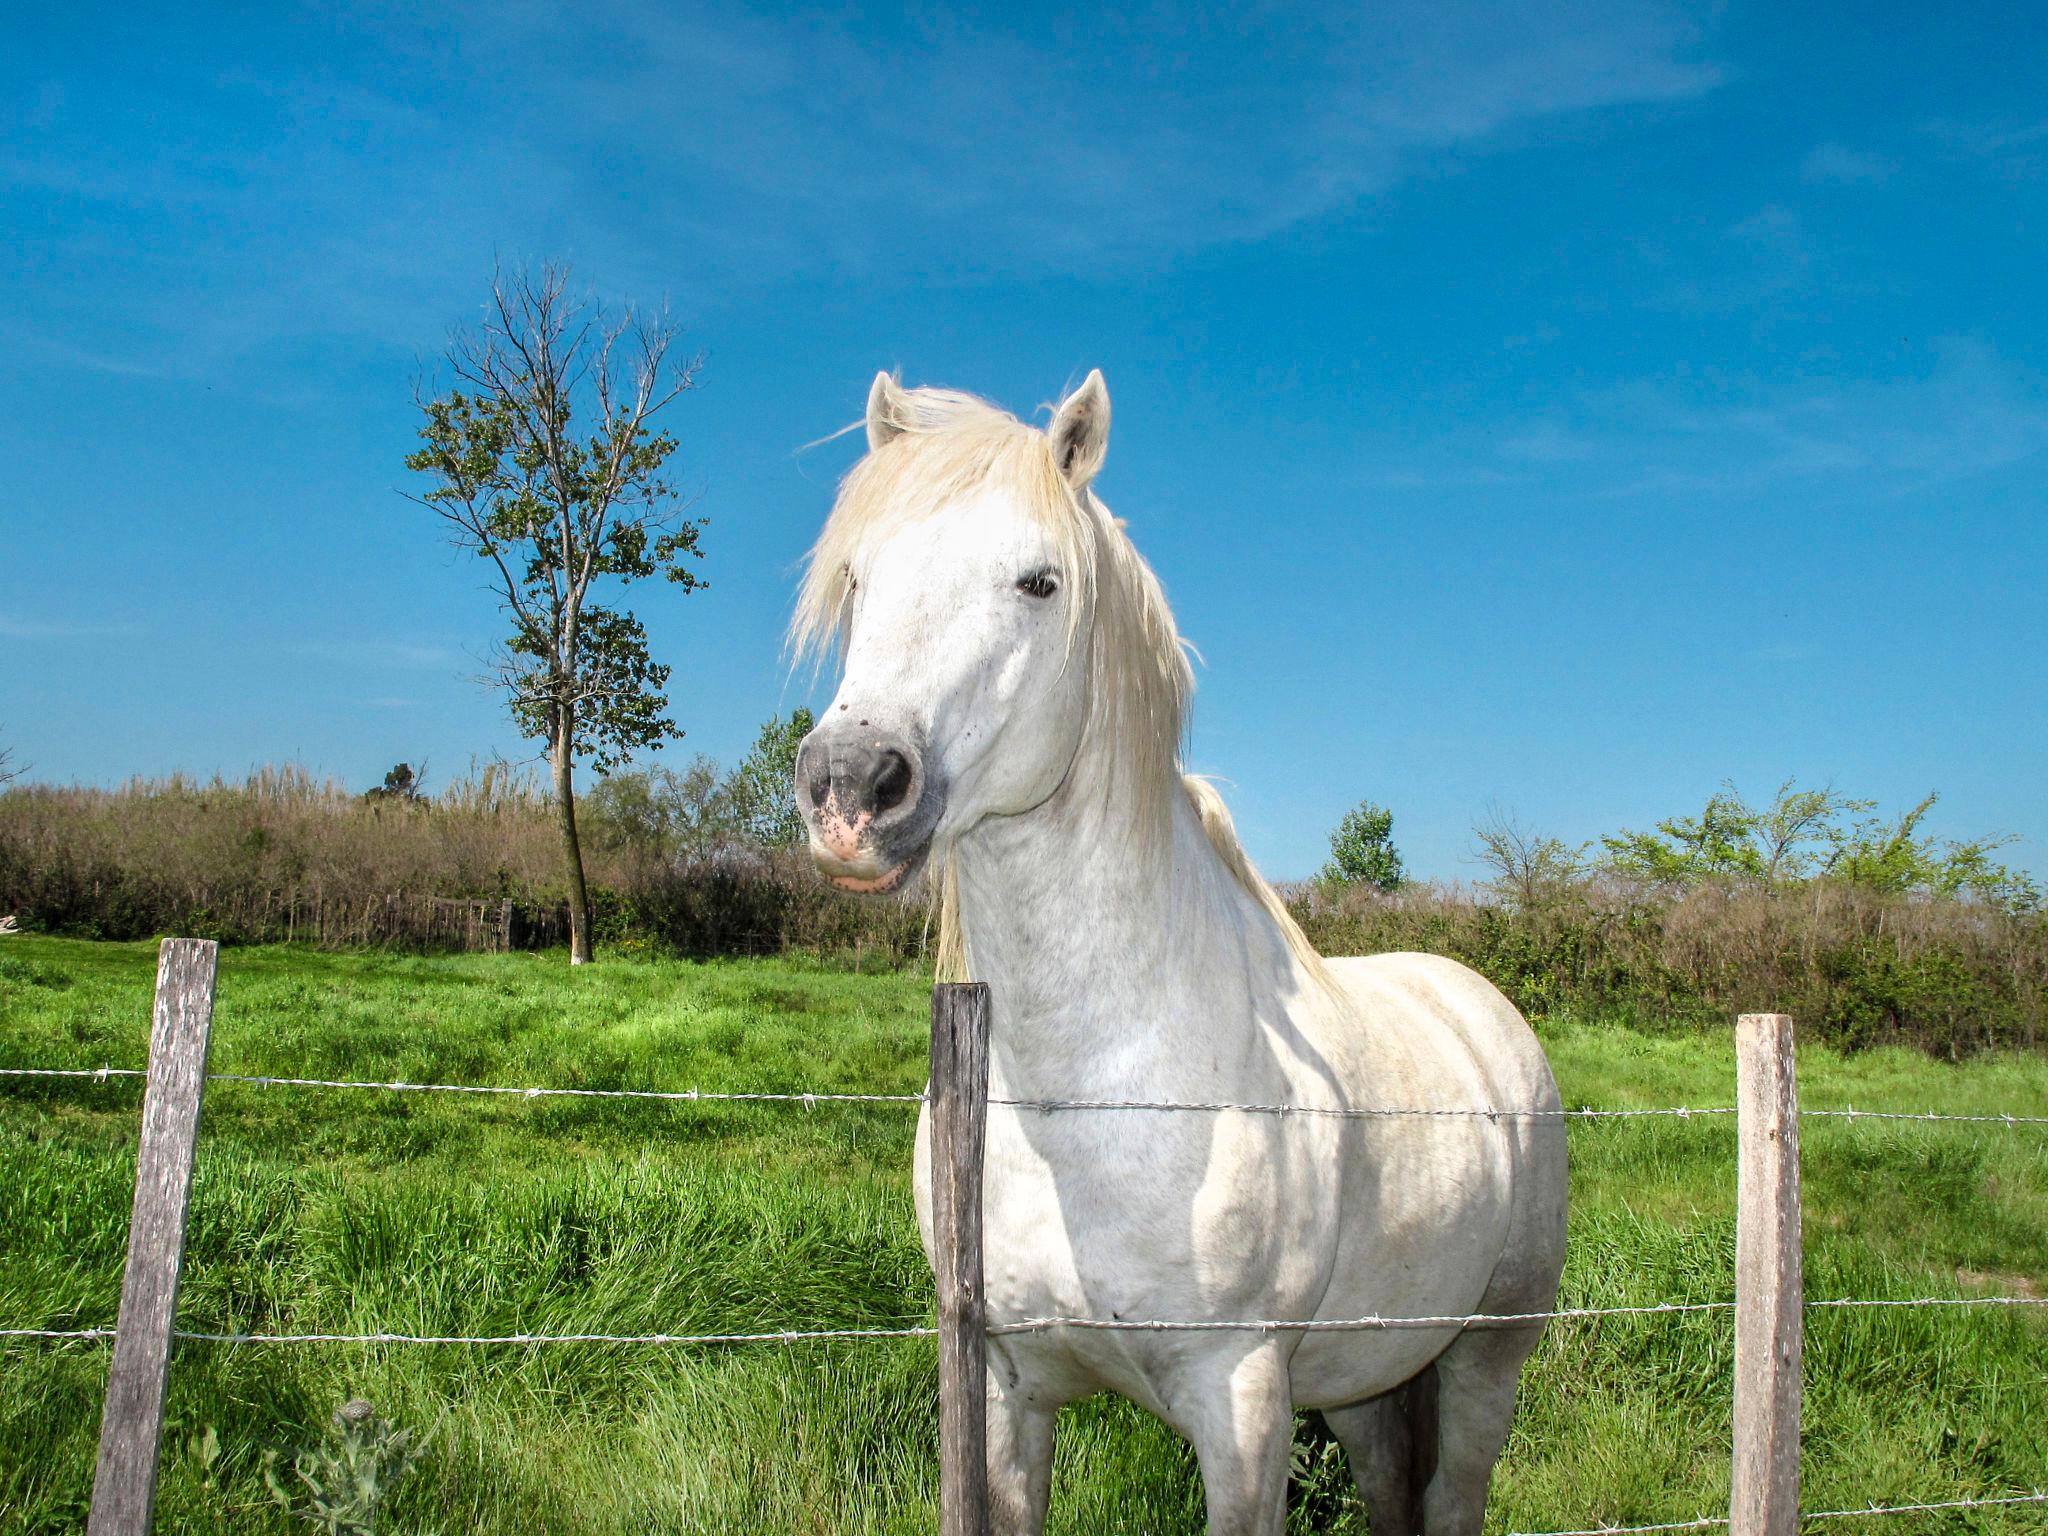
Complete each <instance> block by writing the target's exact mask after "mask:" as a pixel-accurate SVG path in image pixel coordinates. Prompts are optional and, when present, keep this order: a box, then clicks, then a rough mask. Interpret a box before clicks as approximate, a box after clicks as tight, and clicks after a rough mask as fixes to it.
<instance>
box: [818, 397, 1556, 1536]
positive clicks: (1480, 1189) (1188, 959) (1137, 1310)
mask: <svg viewBox="0 0 2048 1536" xmlns="http://www.w3.org/2000/svg"><path fill="white" fill-rule="evenodd" d="M867 436H868V445H869V452H868V453H867V455H866V456H865V457H864V458H862V459H861V461H860V462H859V463H858V464H857V465H855V467H854V468H853V469H852V471H851V472H850V473H849V474H848V475H847V477H846V480H845V482H844V484H843V486H842V487H841V490H840V494H839V498H838V501H837V503H836V504H835V506H834V508H833V511H832V515H831V518H830V519H829V521H828V522H827V523H826V525H825V529H824V532H823V534H822V535H821V537H820V538H819V540H818V543H817V546H816V548H815V549H814V550H813V551H812V555H811V561H810V566H809V570H808V574H807V575H806V577H805V580H804V584H803V590H802V595H801V597H800V599H799V604H798V611H797V615H796V620H795V624H794V630H793V638H794V640H795V642H796V644H797V645H798V647H799V648H800V650H801V649H806V648H808V649H813V650H814V651H815V650H822V649H827V648H831V647H834V646H836V647H837V648H838V650H839V651H840V654H841V657H842V660H843V666H844V674H843V678H842V681H841V683H840V686H839V690H838V693H837V696H836V697H835V698H834V700H833V702H832V704H831V705H830V707H829V708H828V709H827V710H826V711H825V715H824V718H823V719H822V720H821V721H820V722H819V724H818V727H817V729H816V730H815V731H813V732H812V733H811V734H810V736H809V737H808V738H806V740H805V741H804V744H803V747H802V749H801V752H800V754H799V757H798V761H797V796H798V801H799V804H800V806H801V807H802V810H803V812H804V814H805V816H806V818H807V820H808V823H809V827H810V837H811V851H812V855H813V857H814V858H815V859H816V861H817V863H818V865H819V868H820V869H821V870H822V871H823V872H824V873H825V874H826V875H827V876H829V877H830V878H831V879H832V880H833V881H834V882H835V883H837V884H838V885H840V886H842V887H844V888H846V889H848V890H855V891H883V890H891V889H895V888H897V887H899V886H901V885H902V884H903V883H904V882H906V881H907V880H909V879H910V878H911V877H912V876H913V875H915V874H916V873H917V872H918V871H919V869H920V868H921V867H922V866H924V865H925V864H926V863H927V861H929V862H930V864H931V878H932V880H933V882H934V884H935V888H936V889H937V891H938V892H939V904H940V927H941V944H940V948H941V965H942V967H947V968H951V969H952V970H953V971H954V973H955V974H958V973H960V972H961V971H965V972H966V973H969V974H971V975H973V976H974V977H975V978H977V979H979V980H983V981H986V982H988V983H989V985H990V987H991V989H992V993H993V1016H992V1048H991V1050H992V1062H991V1069H990V1094H991V1097H992V1098H996V1099H1016V1100H1049V1099H1056V1100H1144V1101H1147V1102H1157V1101H1170V1102H1177V1103H1184V1104H1185V1103H1192V1104H1215V1103H1231V1104H1266V1105H1278V1104H1288V1105H1302V1106H1310V1107H1318V1108H1326V1109H1347V1110H1376V1109H1399V1110H1418V1109H1419V1110H1430V1109H1434V1110H1451V1111H1457V1112H1458V1113H1453V1114H1449V1115H1439V1116H1411V1115H1391V1116H1333V1115H1279V1114H1263V1113H1253V1112H1244V1111H1234V1110H1233V1111H1222V1112H1218V1111H1209V1110H1195V1111H1188V1110H1180V1111H1172V1110H1158V1111H1154V1110H1132V1109H1100V1110H1086V1109H1081V1110H1038V1109H1030V1108H1018V1107H1014V1106H1012V1107H1005V1106H1000V1105H998V1106H993V1107H992V1108H991V1111H990V1116H989V1125H988V1148H987V1172H986V1182H985V1203H986V1213H987V1214H986V1221H987V1232H986V1245H987V1258H986V1274H987V1294H988V1303H989V1310H990V1316H991V1319H992V1320H993V1321H997V1322H1000V1321H1003V1320H1008V1319H1025V1318H1037V1317H1085V1318H1096V1319H1109V1320H1119V1319H1121V1320H1148V1319H1166V1320H1205V1319H1206V1320H1224V1319H1269V1320H1271V1319H1278V1320H1282V1321H1286V1322H1299V1321H1306V1320H1312V1319H1342V1318H1357V1317H1365V1316H1371V1315H1379V1316H1382V1317H1390V1318H1393V1317H1417V1316H1422V1317H1440V1316H1466V1315H1469V1314H1475V1313H1483V1314H1500V1313H1530V1312H1542V1311H1545V1310H1547V1309H1549V1308H1550V1307H1551V1306H1552V1304H1553V1301H1554V1299H1555V1296H1556V1292H1557V1280H1558V1272H1559V1269H1560V1267H1561V1265H1562V1262H1563V1251H1564V1213H1565V1148H1564V1129H1563V1123H1562V1121H1561V1120H1560V1119H1558V1118H1556V1116H1555V1113H1554V1112H1555V1111H1556V1110H1557V1109H1558V1108H1559V1107H1560V1106H1559V1102H1558V1095H1557V1088H1556V1085H1555V1084H1554V1082H1553V1081H1552V1079H1551V1075H1550V1070H1549V1067H1548V1066H1547V1064H1546V1063H1545V1061H1544V1058H1543V1053H1542V1050H1541V1048H1540V1047H1539V1046H1538V1044H1537V1042H1536V1038H1535V1036H1534V1035H1533V1034H1532V1033H1531V1031H1530V1029H1529V1027H1528V1025H1527V1024H1526V1023H1524V1022H1523V1020H1522V1017H1521V1015H1520V1014H1518V1013H1517V1012H1516V1011H1515V1009H1514V1007H1513V1005H1512V1004H1510V1003H1509V1002H1508V1001H1507V999H1506V998H1504V997H1502V996H1501V994H1500V993H1499V992H1498V991H1496V990H1495V989H1494V988H1493V987H1492V986H1491V985H1490V984H1489V983H1488V982H1486V981H1485V980H1484V979H1483V978H1481V977H1480V976H1479V975H1477V974H1476V973H1474V972H1472V971H1470V970H1467V969H1466V968H1465V967H1463V966H1461V965H1458V964H1455V963H1454V962H1452V961H1449V960H1444V959H1440V958H1436V957H1434V956H1429V955H1415V954H1399V955H1379V956H1375V957H1373V958H1370V959H1351V960H1324V959H1322V958H1321V957H1319V956H1318V955H1317V954H1316V953H1315V952H1314V950H1313V949H1312V948H1311V947H1310V945H1309V944H1308V942H1307V940H1306V939H1305V938H1304V937H1303V935H1302V933H1301V930H1300V929H1299V928H1298V927H1297V926H1296V925H1295V923H1294V922H1293V920H1292V919H1291V918H1290V917H1289V915H1288V913H1287V911H1286V909H1285V908H1284V907H1283V906H1282V904H1281V903H1280V901H1279V899H1278V898H1277V897H1276V896H1275V894H1274V893H1273V891H1272V889H1271V887H1269V886H1268V885H1267V884H1266V883H1265V882H1264V881H1263V880H1261V879H1260V878H1259V876H1258V875H1257V873H1256V872H1255V871H1254V870H1253V869H1252V867H1251V865H1250V863H1249V861H1248V860H1247V859H1246V857H1245V854H1244V850H1243V849H1242V847H1241V846H1240V845H1239V843H1238V840H1237V837H1236V834H1235V832H1234V830H1233V829H1232V826H1231V822H1230V818H1229V815H1228V813H1227V812H1226V811H1225V810H1224V808H1223V804H1222V802H1221V800H1220V799H1219V798H1218V797H1217V795H1216V793H1215V791H1214V790H1213V789H1211V788H1210V787H1209V786H1208V785H1207V784H1205V783H1203V782H1202V781H1200V780H1197V779H1192V778H1184V777H1183V776H1182V774H1181V771H1180V765H1179V746H1180V740H1181V735H1182V729H1183V719H1184V716H1185V712H1186V701H1187V696H1188V693H1189V690H1190V687H1191V679H1190V673H1189V669H1188V665H1187V661H1186V659H1185V657H1184V655H1183V652H1182V647H1181V642H1180V639H1179V636H1178V634H1177V633H1176V632H1175V629H1174V624H1173V618H1172V616H1171V614H1170V613H1169V612H1168V611H1167V607H1166V601H1165V598H1164V595H1163V594H1162V592H1161V590H1160V587H1159V584H1158V582H1157V580H1156V579H1155V578H1154V577H1153V575H1152V572H1151V570H1150V569H1149V568H1148V567H1147V566H1146V564H1145V563H1144V561H1143V560H1142V559H1141V558H1140V557H1139V555H1138V553H1137V551H1136V550H1135V548H1133V546H1132V544H1131V542H1130V540H1129V539H1128V538H1127V537H1126V536H1125V534H1124V532H1123V525H1122V524H1121V523H1120V522H1119V521H1117V520H1116V519H1114V518H1112V517H1111V516H1110V515H1109V513H1108V512H1107V511H1106V510H1105V509H1104V507H1103V505H1102V503H1101V502H1100V501H1098V500H1097V499H1096V497H1095V496H1094V495H1093V493H1092V492H1091V490H1090V483H1091V482H1092V481H1093V479H1094V477H1095V474H1096V471H1097V470H1098V469H1100V468H1101V466H1102V461H1103V456H1104V451H1105V449H1106V447H1107V443H1108V436H1109V394H1108V391H1107V389H1106V388H1105V387H1104V385H1103V382H1102V376H1101V374H1100V373H1091V374H1090V375H1089V376H1088V379H1087V381H1086V382H1085V383H1084V384H1082V386H1081V387H1080V388H1079V389H1078V390H1076V391H1075V392H1074V393H1073V394H1072V395H1071V396H1070V397H1069V398H1068V399H1067V400H1066V401H1065V402H1063V403H1062V404H1061V405H1060V406H1059V408H1058V410H1057V411H1056V413H1055V414H1054V417H1053V420H1052V424H1051V427H1050V428H1049V429H1048V430H1047V431H1045V432H1040V431H1038V430H1036V429H1035V428H1032V427H1029V426H1026V425H1024V424H1023V423H1021V422H1019V421H1017V420H1016V419H1015V418H1013V417H1011V416H1009V415H1007V414H1005V413H1003V412H1001V411H999V410H997V409H996V408H994V407H993V406H990V405H987V404H985V403H984V402H982V401H979V400H976V399H974V398H973V397H971V396H966V395H960V394H954V393H950V392H944V391H938V390H929V389H916V390H905V389H903V388H902V387H901V386H900V385H898V384H897V383H896V382H895V380H894V379H892V378H891V377H890V376H889V375H887V374H884V375H882V376H880V377H878V378H877V379H876V380H875V383H874V388H873V390H872V392H871V393H870V395H869V397H868V410H867ZM1488 1109H1502V1110H1508V1111H1527V1110H1536V1111H1550V1112H1552V1113H1550V1114H1548V1115H1542V1114H1539V1115H1533V1116H1532V1115H1516V1114H1512V1113H1511V1114H1508V1115H1503V1116H1500V1117H1498V1118H1495V1117H1490V1116H1488V1115H1486V1114H1483V1113H1479V1114H1474V1113H1470V1112H1471V1111H1484V1110H1488ZM929 1155H930V1154H929V1127H928V1125H926V1124H925V1123H923V1122H920V1124H919V1127H918V1138H917V1156H916V1193H917V1205H918V1214H919V1219H920V1222H921V1224H922V1226H923V1229H924V1237H925V1246H926V1250H927V1252H929V1251H930V1247H931V1216H930V1166H929ZM1539 1330H1540V1325H1535V1326H1531V1325H1520V1326H1511V1327H1498V1326H1480V1327H1468V1328H1462V1329H1461V1328H1455V1327H1448V1326H1438V1327H1430V1328H1401V1329H1388V1330H1356V1331H1330V1332H1304V1331H1298V1330H1296V1331H1287V1330H1233V1331H1221V1332H1177V1333H1176V1332H1112V1331H1096V1330H1084V1329H1078V1328H1072V1327H1054V1328H1050V1329H1045V1330H1041V1331H1034V1332H1024V1333H1014V1334H1000V1335H996V1336H994V1337H992V1338H991V1339H990V1340H989V1370H988V1437H989V1453H988V1454H989V1479H990V1484H991V1493H992V1496H993V1500H994V1505H995V1511H996V1527H997V1529H998V1530H1001V1531H1004V1532H1022V1533H1036V1532H1038V1531H1039V1530H1040V1529H1041V1528H1042V1526H1043V1523H1044V1520H1045V1513H1046V1503H1047V1498H1048V1494H1049V1484H1050V1481H1051V1466H1052V1441H1053V1419H1054V1414H1055V1412H1056V1411H1057V1410H1058V1408H1059V1407H1060V1406H1061V1404H1063V1403H1067V1402H1071V1401H1073V1400H1074V1399H1076V1398H1079V1397H1082V1396H1085V1395H1087V1394H1090V1393H1094V1392H1098V1391H1102V1390H1105V1389H1106V1390H1109V1391H1114V1392H1120V1393H1122V1394H1124V1395H1125V1396H1126V1397H1129V1398H1132V1399H1134V1400H1135V1401H1137V1402H1138V1403H1140V1404H1142V1405H1144V1406H1145V1407H1146V1408H1148V1409H1149V1410H1150V1411H1152V1412H1153V1413H1156V1414H1157V1415H1159V1417H1160V1418H1162V1419H1164V1420H1165V1421H1166V1422H1167V1423H1168V1424H1170V1425H1172V1426H1173V1427H1174V1428H1175V1429H1176V1430H1178V1431H1179V1432H1180V1433H1181V1434H1183V1435H1185V1436H1186V1437H1187V1438H1188V1439H1189V1440H1190V1441H1191V1442H1193V1445H1194V1448H1195V1452H1196V1456H1197V1458H1198V1460H1199V1462H1200V1465H1201V1471H1202V1479H1203V1485H1204V1489H1205V1493H1206V1497H1207V1504H1208V1517H1209V1529H1210V1531H1211V1532H1216V1533H1223V1532H1230V1533H1237V1532H1244V1533H1259V1536H1272V1533H1277V1532H1279V1531H1280V1530H1281V1529H1282V1526H1283V1521H1284V1512H1285V1505H1286V1488H1287V1476H1288V1450H1289V1445H1290V1438H1291V1428H1292V1417H1293V1416H1292V1409H1293V1408H1294V1407H1295V1405H1297V1404H1298V1405H1301V1406H1304V1407H1311V1408H1317V1409H1320V1410H1321V1411H1322V1413H1323V1416H1324V1417H1325V1418H1326V1419H1327V1420H1328V1422H1329V1424H1330V1427H1331V1429H1332V1430H1333V1431H1334V1432H1335V1433H1336V1435H1337V1437H1338V1438H1339V1440H1341V1441H1342V1442H1343V1444H1344V1447H1345V1449H1346V1451H1347V1453H1348V1454H1349V1457H1350V1462H1351V1467H1352V1471H1353V1473H1354V1475H1355V1477H1356V1479H1357V1482H1358V1486H1359V1489H1360V1491H1361V1492H1362V1494H1363V1495H1364V1498H1365V1501H1366V1506H1367V1512H1368V1515H1369V1517H1370V1520H1371V1523H1372V1530H1373V1536H1400V1533H1406V1532H1412V1531H1418V1530H1419V1531H1423V1532H1427V1533H1429V1536H1457V1533H1469V1532H1477V1531H1478V1530H1479V1529H1480V1521H1481V1516H1482V1514H1483V1512H1484V1508H1485V1502H1486V1489H1487V1483H1488V1481H1489V1479H1490V1478H1491V1476H1492V1471H1493V1465H1494V1462H1495V1460H1496V1459H1497V1458H1498V1457H1499V1455H1500V1450H1501V1446H1502V1445H1503V1443H1504V1442H1505V1440H1506V1438H1507V1433H1508V1422H1509V1419H1510V1418H1511V1416H1512V1415H1513V1412H1514V1398H1515V1384H1516V1380H1517V1377H1518V1375H1519V1374H1520V1370H1521V1366H1522V1362H1523V1360H1524V1358H1525V1357H1526V1356H1527V1355H1528V1353H1529V1351H1530V1350H1531V1349H1532V1348H1533V1347H1534V1346H1535V1343H1536V1339H1537V1336H1538V1332H1539Z"/></svg>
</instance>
